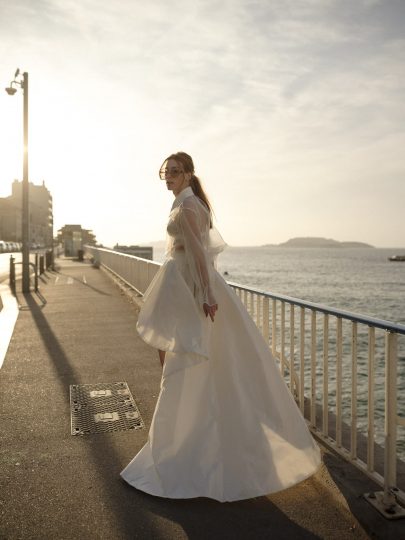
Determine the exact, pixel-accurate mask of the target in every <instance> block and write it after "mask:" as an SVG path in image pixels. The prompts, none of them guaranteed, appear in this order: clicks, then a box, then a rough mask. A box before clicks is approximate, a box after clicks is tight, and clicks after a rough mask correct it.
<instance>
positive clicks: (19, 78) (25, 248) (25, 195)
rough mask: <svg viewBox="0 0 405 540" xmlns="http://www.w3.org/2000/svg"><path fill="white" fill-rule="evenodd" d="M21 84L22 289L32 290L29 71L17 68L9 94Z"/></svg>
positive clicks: (12, 93)
mask: <svg viewBox="0 0 405 540" xmlns="http://www.w3.org/2000/svg"><path fill="white" fill-rule="evenodd" d="M14 85H19V86H20V87H21V89H22V91H23V96H24V151H23V182H22V270H23V272H22V290H23V293H28V292H30V248H29V238H30V229H29V225H30V222H29V182H28V73H27V72H24V73H23V74H22V75H21V74H20V70H19V69H17V71H16V72H15V75H14V80H13V81H11V83H10V86H9V87H7V88H6V92H7V94H8V95H10V96H13V95H14V94H15V93H16V91H17V89H16V88H14Z"/></svg>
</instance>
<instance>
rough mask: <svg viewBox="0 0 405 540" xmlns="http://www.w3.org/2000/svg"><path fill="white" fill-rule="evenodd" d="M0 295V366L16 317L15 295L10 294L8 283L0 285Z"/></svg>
mask: <svg viewBox="0 0 405 540" xmlns="http://www.w3.org/2000/svg"><path fill="white" fill-rule="evenodd" d="M0 296H1V300H2V303H3V309H2V310H1V311H0V368H1V366H2V365H3V362H4V359H5V357H6V354H7V349H8V346H9V344H10V341H11V337H12V335H13V331H14V326H15V323H16V320H17V317H18V312H19V310H18V304H17V300H16V299H15V296H13V295H12V294H11V291H10V288H9V286H8V285H5V284H1V285H0Z"/></svg>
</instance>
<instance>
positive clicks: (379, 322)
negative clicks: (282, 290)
mask: <svg viewBox="0 0 405 540" xmlns="http://www.w3.org/2000/svg"><path fill="white" fill-rule="evenodd" d="M227 283H228V285H230V286H231V287H236V288H238V289H241V290H242V291H248V292H252V293H255V294H260V295H261V296H265V297H267V298H271V299H274V300H281V301H283V302H287V303H289V304H294V305H296V306H300V307H303V308H308V309H314V310H316V311H320V312H322V313H326V314H328V315H333V316H335V317H341V318H342V319H348V320H350V321H354V322H359V323H362V324H366V325H368V326H374V327H376V328H381V329H382V330H387V331H389V332H396V333H397V334H404V335H405V325H403V324H399V323H394V322H392V321H385V320H384V319H377V318H374V317H368V316H366V315H360V314H359V313H353V312H351V311H345V310H343V309H337V308H331V307H329V306H325V305H323V304H317V303H315V302H309V301H307V300H301V299H299V298H294V297H292V296H286V295H284V294H275V293H269V292H266V291H262V290H261V289H255V288H253V287H249V286H247V285H241V284H240V283H233V282H232V281H227Z"/></svg>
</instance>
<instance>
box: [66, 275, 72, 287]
mask: <svg viewBox="0 0 405 540" xmlns="http://www.w3.org/2000/svg"><path fill="white" fill-rule="evenodd" d="M72 283H73V278H71V277H68V280H67V284H68V285H72Z"/></svg>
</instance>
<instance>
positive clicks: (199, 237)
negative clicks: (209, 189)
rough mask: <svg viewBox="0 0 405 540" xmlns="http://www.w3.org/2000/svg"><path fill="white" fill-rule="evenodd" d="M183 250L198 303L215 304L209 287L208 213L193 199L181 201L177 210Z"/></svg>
mask: <svg viewBox="0 0 405 540" xmlns="http://www.w3.org/2000/svg"><path fill="white" fill-rule="evenodd" d="M179 225H180V228H181V233H182V237H183V239H184V251H185V257H186V262H187V266H188V269H189V271H190V274H191V277H192V280H193V284H194V295H195V297H196V298H197V299H198V301H199V302H200V303H201V305H202V304H204V303H206V304H208V305H209V306H212V305H214V304H216V299H215V294H214V290H213V282H214V279H213V278H214V276H213V272H214V266H213V263H212V261H211V257H210V255H209V251H208V236H209V213H208V211H207V210H206V209H205V208H203V206H202V205H201V204H200V203H199V202H198V201H197V200H196V199H195V198H194V197H188V198H187V199H185V200H184V202H183V204H182V206H181V208H180V212H179Z"/></svg>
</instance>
